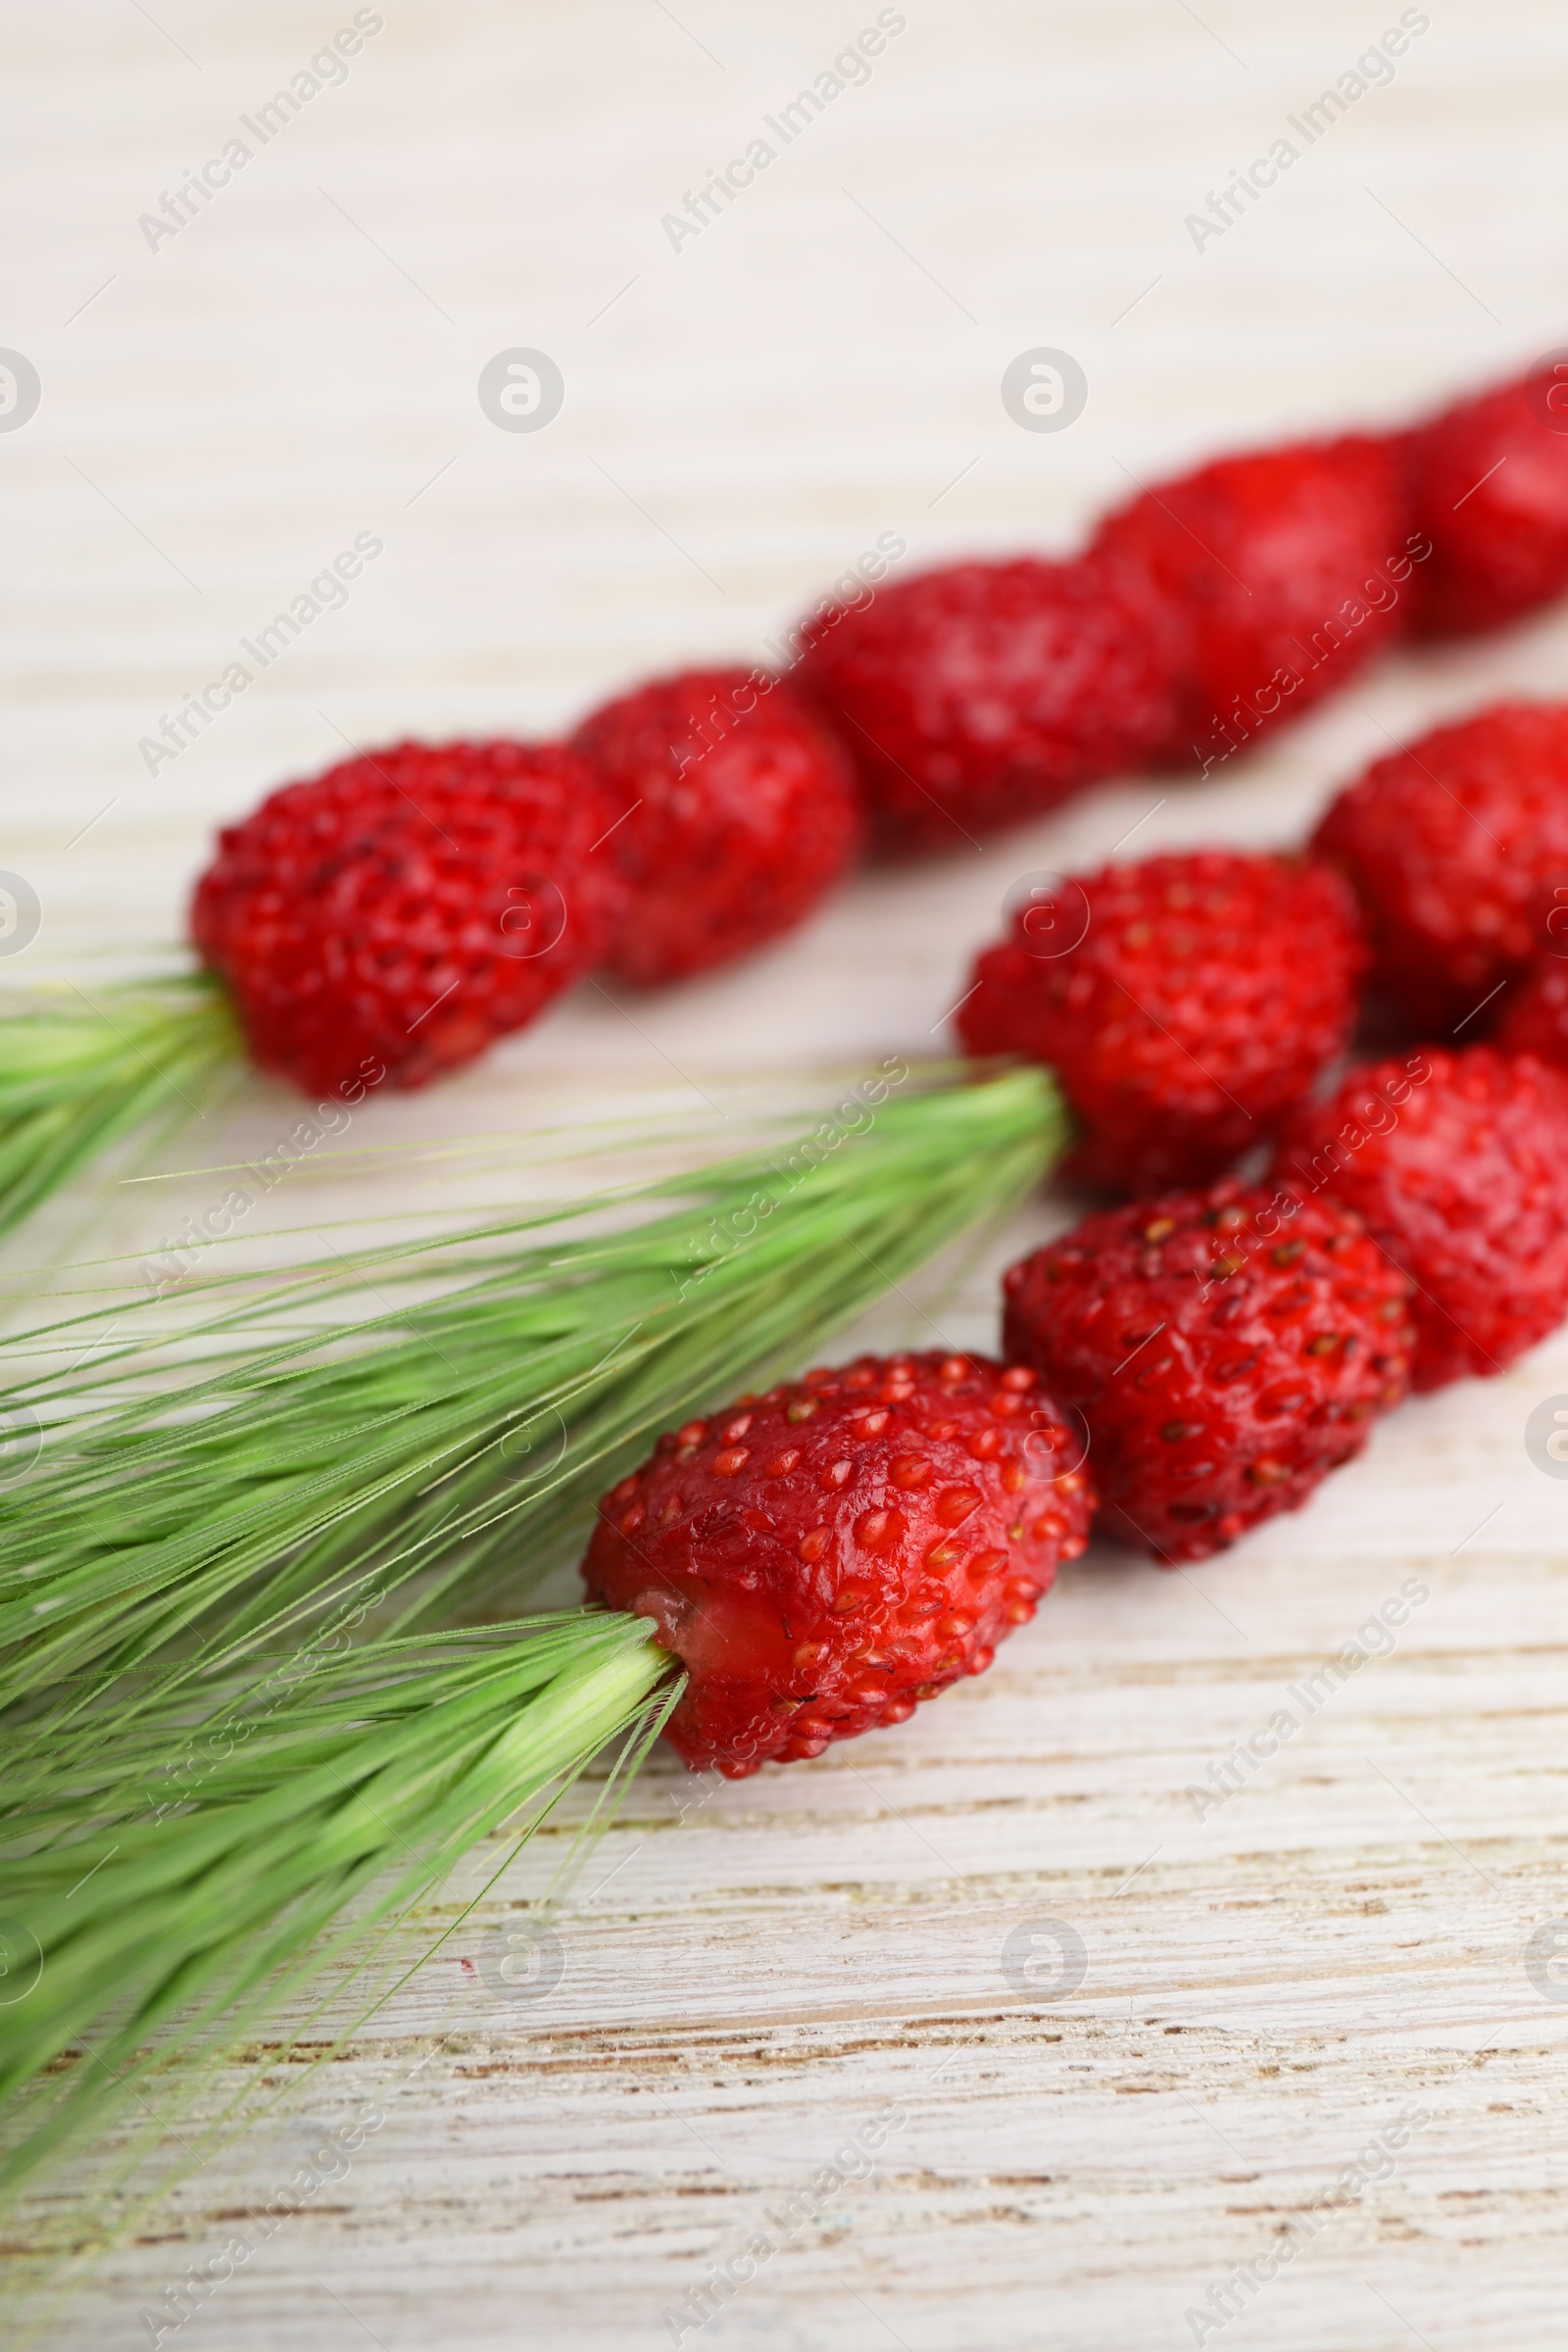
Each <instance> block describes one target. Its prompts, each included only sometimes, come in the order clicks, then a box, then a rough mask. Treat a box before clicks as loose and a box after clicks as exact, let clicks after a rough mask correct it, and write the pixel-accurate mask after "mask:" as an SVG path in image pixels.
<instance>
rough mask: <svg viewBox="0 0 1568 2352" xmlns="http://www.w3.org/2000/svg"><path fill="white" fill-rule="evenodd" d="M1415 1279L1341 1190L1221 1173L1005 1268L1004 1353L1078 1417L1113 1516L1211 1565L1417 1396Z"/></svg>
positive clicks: (1139, 1538)
mask: <svg viewBox="0 0 1568 2352" xmlns="http://www.w3.org/2000/svg"><path fill="white" fill-rule="evenodd" d="M1409 1288H1410V1286H1409V1284H1408V1282H1407V1281H1406V1280H1405V1278H1404V1276H1403V1275H1402V1274H1400V1273H1398V1272H1397V1270H1396V1269H1395V1268H1394V1267H1393V1266H1391V1265H1390V1263H1389V1261H1388V1259H1387V1257H1386V1256H1385V1255H1384V1253H1383V1251H1382V1250H1380V1249H1378V1247H1377V1245H1376V1244H1375V1243H1374V1242H1372V1241H1371V1240H1369V1238H1368V1237H1367V1235H1366V1233H1365V1231H1364V1230H1363V1228H1362V1225H1361V1222H1360V1219H1359V1218H1358V1217H1356V1216H1355V1215H1354V1214H1353V1213H1352V1212H1351V1211H1350V1210H1348V1209H1346V1208H1343V1207H1341V1206H1340V1204H1339V1203H1338V1202H1337V1201H1329V1200H1319V1201H1313V1200H1310V1199H1301V1198H1299V1197H1298V1196H1297V1195H1296V1194H1295V1193H1294V1192H1292V1191H1290V1190H1280V1191H1277V1192H1276V1191H1274V1190H1272V1189H1270V1188H1266V1187H1261V1186H1260V1187H1244V1186H1242V1185H1240V1184H1238V1183H1236V1182H1235V1180H1234V1179H1232V1178H1229V1177H1227V1178H1225V1179H1224V1180H1222V1182H1220V1183H1219V1184H1217V1185H1215V1186H1213V1187H1212V1188H1211V1189H1210V1190H1209V1191H1208V1192H1203V1193H1171V1194H1168V1195H1166V1196H1165V1197H1164V1198H1163V1199H1162V1200H1158V1201H1149V1202H1147V1203H1145V1204H1144V1205H1143V1206H1140V1207H1132V1208H1116V1209H1109V1210H1104V1211H1102V1212H1101V1213H1100V1214H1099V1215H1096V1216H1091V1217H1086V1218H1085V1219H1084V1221H1083V1223H1082V1224H1081V1225H1078V1226H1075V1227H1074V1229H1073V1231H1072V1232H1071V1233H1069V1234H1066V1235H1064V1236H1063V1237H1062V1239H1061V1240H1059V1241H1055V1242H1052V1243H1050V1244H1049V1245H1048V1246H1047V1247H1046V1248H1045V1249H1044V1250H1037V1251H1036V1252H1035V1254H1034V1256H1033V1257H1027V1258H1024V1259H1023V1260H1022V1261H1021V1263H1019V1264H1018V1265H1015V1266H1013V1267H1011V1268H1010V1269H1009V1271H1008V1273H1007V1274H1006V1276H1005V1280H1004V1283H1003V1292H1004V1297H1005V1302H1006V1314H1005V1330H1004V1342H1003V1345H1004V1351H1005V1354H1006V1355H1007V1356H1008V1357H1009V1358H1010V1359H1011V1360H1012V1361H1014V1362H1023V1363H1027V1364H1030V1365H1032V1366H1033V1367H1034V1368H1035V1370H1037V1371H1038V1372H1039V1374H1040V1376H1041V1378H1042V1380H1044V1381H1045V1382H1046V1383H1047V1384H1048V1385H1049V1387H1050V1389H1051V1392H1052V1394H1053V1395H1054V1396H1056V1397H1060V1398H1061V1401H1062V1403H1063V1404H1064V1405H1065V1406H1067V1407H1068V1408H1069V1409H1070V1408H1072V1407H1074V1406H1076V1407H1077V1409H1078V1410H1079V1411H1080V1412H1081V1413H1082V1414H1083V1416H1084V1418H1085V1420H1086V1421H1087V1423H1088V1425H1089V1433H1090V1452H1089V1458H1090V1461H1091V1463H1092V1464H1093V1467H1094V1474H1095V1480H1096V1483H1097V1485H1098V1486H1099V1488H1100V1490H1101V1495H1102V1498H1103V1505H1104V1511H1105V1518H1106V1522H1107V1524H1108V1525H1109V1526H1111V1527H1113V1528H1114V1529H1116V1530H1117V1531H1118V1532H1119V1533H1120V1534H1121V1535H1122V1536H1124V1537H1125V1538H1126V1539H1127V1540H1128V1541H1129V1542H1132V1543H1136V1544H1142V1545H1144V1546H1146V1547H1147V1548H1148V1549H1149V1550H1150V1551H1152V1553H1153V1554H1154V1556H1155V1558H1156V1559H1160V1560H1165V1561H1176V1560H1201V1559H1202V1558H1203V1557H1204V1556H1205V1555H1206V1554H1207V1553H1209V1552H1211V1551H1219V1550H1221V1549H1223V1547H1224V1546H1225V1545H1226V1544H1233V1543H1234V1542H1235V1540H1236V1538H1237V1537H1238V1536H1239V1535H1242V1534H1243V1533H1244V1532H1245V1531H1246V1530H1247V1529H1248V1528H1250V1527H1255V1526H1256V1525H1257V1523H1258V1522H1259V1520H1262V1519H1271V1518H1273V1516H1274V1515H1275V1513H1276V1512H1278V1511H1291V1510H1295V1509H1297V1507H1298V1506H1299V1504H1300V1503H1302V1502H1304V1501H1305V1499H1306V1497H1307V1495H1309V1494H1310V1493H1311V1492H1312V1489H1313V1488H1314V1487H1315V1486H1316V1485H1317V1484H1318V1482H1319V1481H1320V1480H1321V1479H1322V1478H1323V1477H1324V1476H1325V1475H1326V1474H1327V1472H1329V1471H1330V1470H1333V1469H1335V1468H1337V1467H1338V1465H1339V1464H1340V1463H1341V1462H1345V1461H1348V1460H1349V1458H1350V1456H1351V1455H1352V1454H1356V1453H1359V1452H1360V1450H1361V1448H1362V1446H1364V1445H1365V1444H1366V1440H1367V1434H1368V1431H1369V1429H1370V1427H1371V1423H1372V1419H1373V1416H1374V1415H1375V1414H1377V1413H1379V1412H1381V1411H1383V1410H1384V1409H1385V1408H1386V1407H1387V1406H1389V1405H1391V1404H1395V1403H1397V1401H1398V1399H1399V1397H1402V1396H1403V1394H1404V1390H1405V1383H1406V1377H1407V1372H1408V1357H1407V1353H1406V1350H1407V1348H1408V1346H1409V1343H1410V1339H1411V1337H1412V1334H1411V1332H1410V1329H1409V1324H1408V1317H1407V1311H1406V1300H1407V1299H1408V1296H1409Z"/></svg>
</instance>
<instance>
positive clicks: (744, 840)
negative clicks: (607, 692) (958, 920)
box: [572, 669, 864, 988]
mask: <svg viewBox="0 0 1568 2352" xmlns="http://www.w3.org/2000/svg"><path fill="white" fill-rule="evenodd" d="M572 743H573V747H574V749H575V750H577V751H578V752H580V753H581V754H582V756H583V758H584V759H585V760H587V761H588V763H589V765H590V766H591V767H592V768H593V770H594V772H595V774H596V775H597V776H598V777H599V779H600V782H601V783H602V784H603V785H604V787H605V789H606V791H607V792H608V793H610V794H611V795H612V797H613V799H614V800H615V801H616V803H617V816H618V820H619V821H617V822H616V824H615V829H614V831H613V834H612V836H611V841H610V851H611V854H612V855H613V857H614V858H615V860H616V862H617V864H618V865H619V867H620V870H621V872H622V873H623V874H624V875H625V877H626V881H627V885H628V889H629V897H628V899H627V904H626V911H625V914H624V915H623V917H622V919H621V923H620V927H619V930H618V932H617V934H616V938H615V944H614V947H613V951H612V954H611V957H610V965H611V969H612V970H613V971H614V972H616V973H618V974H619V975H620V976H621V977H622V978H623V979H626V980H629V981H631V982H633V983H634V985H636V986H638V987H641V988H652V987H655V986H657V985H658V984H659V983H660V982H662V981H665V980H679V979H684V978H685V977H686V976H687V975H688V974H689V973H692V972H701V971H707V970H709V969H711V967H712V966H713V965H714V964H720V963H729V962H731V961H733V960H734V958H735V957H736V956H747V955H750V954H751V953H752V952H753V950H754V949H757V948H760V947H761V946H763V945H764V944H765V943H766V942H767V941H768V940H770V939H775V938H777V936H778V935H779V933H780V932H783V931H788V930H790V929H791V928H792V927H793V926H794V925H795V924H796V923H799V922H801V921H803V920H804V919H805V917H806V916H807V915H808V914H809V913H810V911H811V909H812V908H813V907H815V906H816V904H817V902H818V901H819V900H820V899H821V898H822V897H823V896H824V894H825V893H826V892H827V891H828V890H830V889H831V888H832V886H833V884H834V883H835V882H837V881H838V880H839V879H840V877H841V876H842V875H843V874H844V873H845V872H846V870H847V869H848V867H849V866H850V864H851V863H852V862H853V860H854V859H855V858H856V857H857V856H858V852H859V849H860V846H861V837H862V834H863V831H864V823H863V818H862V815H861V809H860V800H859V793H858V787H857V784H856V780H855V773H854V770H853V768H852V766H851V764H850V761H849V760H848V759H847V758H846V756H845V754H844V753H843V752H842V751H841V750H840V748H839V746H838V744H837V743H836V742H835V741H834V740H833V738H832V737H831V736H830V735H829V733H828V731H827V729H826V727H825V726H824V725H823V724H822V722H821V720H820V719H819V718H818V717H817V716H816V715H815V713H814V712H813V711H811V710H810V709H809V707H808V706H807V705H806V704H805V703H804V702H803V701H802V700H801V698H800V696H799V695H797V694H796V693H795V691H794V689H793V688H792V687H791V686H790V685H789V684H788V683H787V682H786V681H784V680H780V679H774V680H772V681H771V683H769V682H768V681H767V680H766V678H765V676H763V677H762V679H761V683H759V673H758V672H755V671H751V670H744V669H716V670H710V669H690V670H683V671H681V672H680V674H679V675H678V676H676V677H670V678H658V679H655V680H654V681H653V683H652V684H650V685H647V686H643V687H640V688H639V689H638V690H637V692H636V693H634V694H627V695H622V696H620V697H619V698H618V699H617V700H616V701H614V702H612V703H607V704H606V705H605V706H604V707H603V709H601V710H599V711H594V712H592V713H591V714H590V716H589V717H588V718H586V719H585V720H584V721H583V723H582V725H581V726H580V727H579V728H578V729H577V732H576V734H575V735H574V736H573V738H572Z"/></svg>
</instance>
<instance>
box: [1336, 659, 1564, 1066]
mask: <svg viewBox="0 0 1568 2352" xmlns="http://www.w3.org/2000/svg"><path fill="white" fill-rule="evenodd" d="M1313 847H1314V848H1315V849H1316V850H1317V851H1318V852H1319V854H1320V855H1321V856H1322V857H1324V858H1329V859H1331V860H1332V861H1333V862H1334V863H1335V864H1336V865H1338V866H1339V867H1340V868H1341V869H1342V870H1343V872H1344V873H1345V874H1346V875H1347V876H1348V879H1349V881H1350V883H1351V886H1352V887H1353V889H1354V891H1355V893H1356V896H1357V897H1358V899H1359V900H1360V902H1361V906H1362V909H1363V911H1364V913H1365V916H1366V922H1367V928H1368V930H1369V932H1370V934H1371V938H1372V945H1373V952H1374V956H1375V958H1376V976H1377V978H1378V980H1379V981H1380V982H1381V983H1382V985H1383V986H1384V987H1385V988H1387V989H1388V990H1389V991H1390V993H1391V994H1392V995H1393V996H1394V997H1395V998H1397V1001H1398V1002H1399V1004H1400V1005H1402V1006H1403V1007H1404V1009H1405V1011H1406V1012H1407V1013H1408V1014H1409V1015H1410V1017H1411V1018H1412V1019H1413V1020H1414V1021H1416V1022H1417V1023H1419V1025H1420V1026H1421V1027H1422V1028H1424V1029H1427V1030H1429V1031H1434V1032H1437V1033H1438V1034H1440V1035H1441V1034H1442V1032H1444V1031H1445V1030H1448V1029H1451V1028H1452V1027H1453V1025H1454V1024H1455V1022H1458V1021H1463V1022H1464V1023H1465V1025H1466V1030H1467V1036H1466V1038H1465V1041H1464V1042H1465V1043H1467V1044H1468V1043H1470V1042H1472V1041H1473V1040H1474V1039H1475V1038H1476V1036H1477V1035H1478V1034H1479V1033H1480V1031H1481V1030H1482V1029H1483V1028H1484V1027H1485V1026H1486V1024H1487V1023H1488V1022H1489V1021H1490V1020H1493V1019H1495V1017H1496V1016H1497V1013H1498V1012H1499V1011H1500V1009H1501V1004H1500V1000H1499V1002H1498V1003H1496V1004H1491V1003H1489V1002H1488V1000H1489V999H1491V998H1492V997H1493V996H1494V993H1495V991H1496V988H1497V983H1498V982H1499V981H1501V980H1513V979H1515V978H1519V977H1522V976H1523V974H1524V972H1525V971H1526V969H1527V967H1528V966H1529V964H1530V962H1531V960H1532V958H1533V956H1535V954H1536V953H1537V951H1538V949H1539V947H1540V946H1541V945H1542V943H1543V933H1542V929H1541V926H1540V923H1539V921H1538V908H1539V904H1540V901H1541V897H1542V894H1543V892H1549V890H1550V887H1551V885H1552V884H1553V883H1554V882H1557V881H1568V704H1565V703H1497V704H1495V705H1493V707H1492V708H1491V709H1490V710H1486V711H1477V712H1476V713H1475V715H1474V716H1473V717H1470V718H1465V719H1461V720H1460V721H1459V722H1458V724H1457V725H1455V726H1446V727H1435V728H1433V730H1432V732H1431V733H1430V734H1428V735H1423V736H1421V737H1420V738H1419V739H1418V740H1417V741H1416V742H1414V743H1412V744H1410V745H1409V746H1408V747H1407V748H1406V749H1404V750H1402V751H1397V752H1391V753H1390V754H1389V755H1388V756H1387V758H1386V759H1382V760H1374V762H1373V764H1372V765H1371V766H1370V767H1369V768H1367V769H1366V771H1365V773H1364V774H1362V775H1360V776H1358V777H1357V778H1356V780H1355V782H1354V783H1352V784H1348V785H1347V787H1346V789H1345V790H1344V791H1343V792H1342V793H1340V794H1339V796H1338V798H1337V799H1335V800H1334V801H1332V802H1331V803H1330V805H1329V807H1328V809H1327V810H1326V811H1325V813H1324V815H1323V816H1322V818H1321V819H1320V821H1319V823H1318V828H1317V831H1316V833H1315V834H1314V836H1313ZM1559 944H1564V945H1568V942H1563V943H1559Z"/></svg>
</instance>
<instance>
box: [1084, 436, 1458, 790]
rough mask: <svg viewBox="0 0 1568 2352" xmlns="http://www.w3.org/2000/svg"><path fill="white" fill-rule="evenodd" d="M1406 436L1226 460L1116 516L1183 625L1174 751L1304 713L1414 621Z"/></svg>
mask: <svg viewBox="0 0 1568 2352" xmlns="http://www.w3.org/2000/svg"><path fill="white" fill-rule="evenodd" d="M1408 535H1409V533H1408V527H1407V518H1406V515H1405V512H1404V504H1403V482H1402V478H1401V474H1400V468H1399V466H1398V463H1397V455H1396V453H1395V451H1394V449H1393V447H1392V445H1390V444H1388V443H1386V442H1382V441H1377V440H1372V439H1369V438H1367V437H1366V436H1364V435H1360V434H1356V435H1351V436H1348V437H1347V438H1346V439H1344V440H1339V441H1310V442H1298V443H1295V444H1293V445H1289V446H1287V447H1285V448H1281V449H1265V450H1255V451H1250V452H1247V453H1245V454H1243V455H1242V456H1239V457H1234V458H1220V459H1218V460H1216V461H1215V462H1214V463H1213V464H1212V465H1209V466H1201V468H1200V469H1199V470H1198V471H1197V472H1195V473H1189V474H1184V475H1182V476H1181V477H1180V478H1179V479H1178V480H1176V481H1168V482H1160V483H1158V484H1156V485H1155V487H1154V488H1152V490H1149V491H1146V492H1145V493H1144V494H1143V495H1142V496H1140V497H1138V498H1135V499H1133V500H1132V501H1131V502H1130V503H1129V504H1128V505H1127V506H1124V507H1122V508H1120V509H1118V510H1117V512H1116V513H1115V514H1113V515H1109V516H1107V518H1106V520H1105V522H1104V523H1103V525H1102V527H1101V531H1100V536H1099V538H1098V539H1097V541H1096V543H1095V544H1096V546H1097V548H1099V549H1100V550H1102V551H1103V553H1105V554H1106V555H1108V556H1111V557H1113V558H1115V559H1116V560H1117V561H1118V562H1120V563H1122V564H1127V565H1129V566H1131V567H1134V568H1136V569H1137V570H1138V571H1139V572H1141V574H1142V575H1143V577H1144V578H1145V580H1146V581H1147V582H1148V583H1149V586H1150V588H1151V589H1152V593H1153V595H1154V597H1155V599H1156V600H1157V603H1158V605H1159V607H1160V609H1161V610H1162V612H1163V613H1164V614H1165V615H1166V616H1167V618H1168V620H1169V622H1170V623H1171V624H1172V625H1173V626H1174V627H1175V629H1176V630H1177V632H1178V645H1179V653H1178V662H1177V672H1176V674H1177V678H1178V681H1179V693H1178V708H1177V711H1176V714H1175V720H1174V724H1173V725H1172V727H1171V729H1170V730H1169V732H1168V734H1167V736H1166V738H1165V740H1164V742H1163V744H1162V745H1161V746H1160V747H1159V750H1160V756H1161V757H1162V758H1163V759H1164V760H1167V761H1168V762H1169V763H1170V764H1171V765H1172V766H1174V767H1176V768H1178V769H1182V768H1186V769H1192V768H1193V767H1194V765H1195V764H1197V765H1199V766H1201V765H1202V763H1203V762H1204V761H1205V760H1210V759H1223V758H1227V757H1229V755H1230V753H1231V751H1232V750H1241V749H1244V748H1245V747H1246V745H1247V744H1249V743H1250V741H1251V740H1252V739H1253V738H1254V737H1255V736H1257V735H1259V734H1262V733H1266V732H1268V731H1269V730H1271V729H1272V728H1274V727H1277V726H1280V725H1282V724H1283V723H1284V722H1285V721H1286V720H1288V719H1290V718H1293V717H1299V715H1300V714H1301V712H1302V711H1306V710H1308V709H1310V707H1311V706H1312V704H1313V703H1315V702H1318V701H1319V700H1320V699H1321V698H1322V697H1323V696H1324V695H1326V694H1332V693H1334V692H1336V691H1337V690H1338V689H1339V687H1341V686H1342V685H1344V684H1345V683H1346V681H1347V680H1348V678H1349V677H1351V676H1352V675H1353V673H1354V672H1355V671H1356V670H1357V669H1359V668H1360V666H1361V664H1362V663H1363V662H1365V661H1367V659H1368V658H1369V657H1370V656H1371V655H1372V654H1374V653H1377V652H1380V651H1382V650H1384V649H1385V648H1386V647H1387V646H1388V645H1389V644H1390V643H1391V642H1392V641H1393V639H1394V638H1395V637H1397V635H1398V634H1399V633H1400V631H1401V630H1402V628H1403V626H1404V624H1405V618H1406V614H1407V613H1408V610H1409V598H1408V594H1407V592H1406V591H1405V590H1403V589H1401V586H1400V584H1399V581H1398V579H1397V577H1396V576H1395V575H1394V573H1391V571H1390V563H1391V560H1392V561H1393V564H1394V566H1395V572H1397V570H1398V567H1399V565H1400V564H1401V563H1402V564H1403V569H1404V574H1405V577H1406V578H1408V576H1409V572H1410V568H1411V567H1410V564H1409V560H1408V554H1407V551H1406V550H1405V541H1406V539H1407V537H1408Z"/></svg>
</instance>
